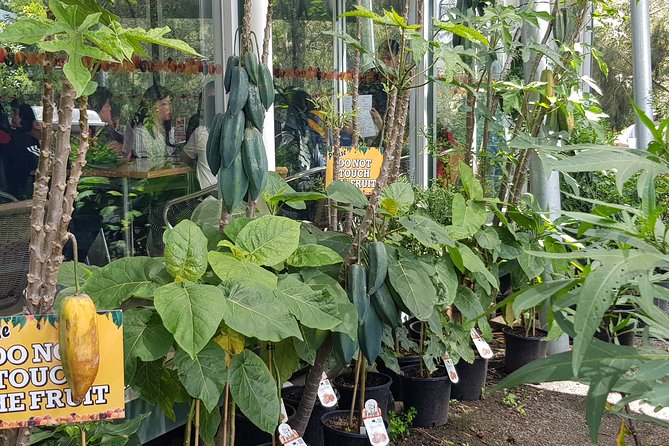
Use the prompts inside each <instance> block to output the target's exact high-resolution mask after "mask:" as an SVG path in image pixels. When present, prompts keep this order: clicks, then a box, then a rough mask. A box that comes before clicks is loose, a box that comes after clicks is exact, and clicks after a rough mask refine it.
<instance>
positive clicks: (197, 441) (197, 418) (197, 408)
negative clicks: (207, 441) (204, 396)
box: [195, 400, 200, 446]
mask: <svg viewBox="0 0 669 446" xmlns="http://www.w3.org/2000/svg"><path fill="white" fill-rule="evenodd" d="M199 444H200V400H195V446H198V445H199Z"/></svg>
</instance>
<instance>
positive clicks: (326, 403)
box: [318, 373, 337, 407]
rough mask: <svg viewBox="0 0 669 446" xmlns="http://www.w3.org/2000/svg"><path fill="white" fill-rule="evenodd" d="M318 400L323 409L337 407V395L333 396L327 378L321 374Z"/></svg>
mask: <svg viewBox="0 0 669 446" xmlns="http://www.w3.org/2000/svg"><path fill="white" fill-rule="evenodd" d="M318 399H319V400H320V402H321V405H322V406H323V407H334V406H336V405H337V395H335V392H334V389H333V388H332V384H330V380H329V379H328V376H327V375H326V374H325V373H323V376H322V377H321V382H320V383H319V384H318Z"/></svg>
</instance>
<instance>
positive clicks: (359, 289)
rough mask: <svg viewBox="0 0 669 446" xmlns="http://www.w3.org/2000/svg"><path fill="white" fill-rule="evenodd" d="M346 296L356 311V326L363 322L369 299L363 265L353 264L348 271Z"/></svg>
mask: <svg viewBox="0 0 669 446" xmlns="http://www.w3.org/2000/svg"><path fill="white" fill-rule="evenodd" d="M348 294H349V299H350V300H351V302H353V305H355V309H356V310H358V324H361V325H362V323H363V322H364V320H365V317H366V316H367V310H368V309H369V298H368V297H367V272H366V271H365V267H364V265H361V264H360V263H354V264H353V265H351V266H350V267H349V270H348Z"/></svg>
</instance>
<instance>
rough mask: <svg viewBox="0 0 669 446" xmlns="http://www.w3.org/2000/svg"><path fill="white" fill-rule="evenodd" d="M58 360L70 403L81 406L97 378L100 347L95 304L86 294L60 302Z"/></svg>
mask: <svg viewBox="0 0 669 446" xmlns="http://www.w3.org/2000/svg"><path fill="white" fill-rule="evenodd" d="M59 321H60V325H59V327H58V337H59V342H60V360H61V363H62V364H63V372H64V373H65V379H67V383H68V384H69V386H70V389H72V399H73V400H74V402H75V403H77V404H80V403H81V402H82V401H83V400H84V398H85V397H86V393H87V392H88V389H90V388H91V386H92V385H93V382H94V381H95V378H96V377H97V375H98V366H99V364H100V344H99V341H98V322H97V313H96V311H95V304H94V303H93V301H92V300H91V298H90V297H88V295H86V294H77V295H75V296H69V297H66V298H65V299H63V303H62V304H61V307H60V312H59Z"/></svg>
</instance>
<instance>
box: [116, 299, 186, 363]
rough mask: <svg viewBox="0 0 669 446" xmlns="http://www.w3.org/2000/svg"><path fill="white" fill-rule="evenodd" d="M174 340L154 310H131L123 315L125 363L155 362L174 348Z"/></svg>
mask: <svg viewBox="0 0 669 446" xmlns="http://www.w3.org/2000/svg"><path fill="white" fill-rule="evenodd" d="M173 340H174V338H173V337H172V335H171V334H170V332H169V331H167V329H166V328H165V327H164V326H163V322H162V320H161V319H160V317H159V316H158V313H156V312H155V311H153V310H150V309H148V308H131V309H130V310H127V311H125V312H124V313H123V356H124V358H125V361H126V362H128V361H129V360H131V359H134V358H139V359H141V360H142V361H147V362H149V361H155V360H156V359H159V358H162V357H163V356H165V355H166V354H167V352H168V351H169V350H170V348H171V347H172V342H173Z"/></svg>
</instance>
